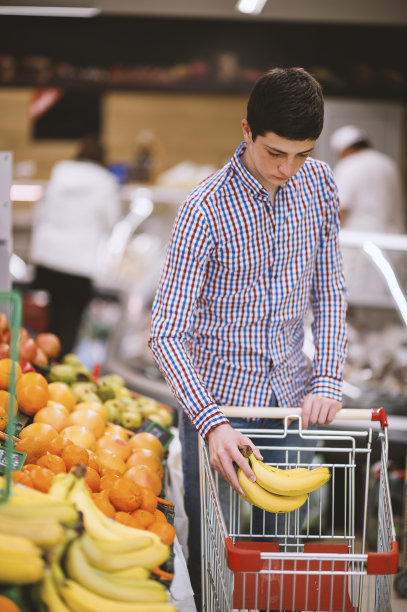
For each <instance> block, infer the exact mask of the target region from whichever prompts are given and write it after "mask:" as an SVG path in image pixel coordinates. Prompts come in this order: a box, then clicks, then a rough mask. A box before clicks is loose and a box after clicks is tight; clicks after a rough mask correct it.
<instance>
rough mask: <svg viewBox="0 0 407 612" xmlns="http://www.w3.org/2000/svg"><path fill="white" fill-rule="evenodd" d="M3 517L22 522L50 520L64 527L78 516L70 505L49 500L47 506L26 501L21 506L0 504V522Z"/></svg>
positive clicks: (11, 503) (72, 522)
mask: <svg viewBox="0 0 407 612" xmlns="http://www.w3.org/2000/svg"><path fill="white" fill-rule="evenodd" d="M4 516H8V517H14V518H16V519H17V518H18V519H22V520H28V521H30V520H31V519H34V518H42V519H46V518H51V519H55V520H57V521H60V522H61V523H63V524H64V525H67V526H72V525H74V524H75V523H76V522H77V521H78V519H79V514H78V511H77V510H76V508H75V506H74V505H73V504H72V503H68V502H60V501H56V500H55V501H53V500H52V499H49V501H48V504H43V503H42V502H41V503H40V504H37V503H35V501H27V502H26V503H23V504H13V502H10V503H9V501H7V502H5V503H3V504H0V521H1V519H2V518H3V517H4Z"/></svg>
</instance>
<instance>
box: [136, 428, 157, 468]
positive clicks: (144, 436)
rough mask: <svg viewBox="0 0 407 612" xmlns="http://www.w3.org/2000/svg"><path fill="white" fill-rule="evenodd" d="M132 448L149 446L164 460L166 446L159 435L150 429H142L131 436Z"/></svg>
mask: <svg viewBox="0 0 407 612" xmlns="http://www.w3.org/2000/svg"><path fill="white" fill-rule="evenodd" d="M129 445H130V448H131V450H135V449H136V448H148V449H150V450H152V451H153V452H154V453H155V454H156V455H157V456H158V457H159V459H160V460H161V461H162V460H163V459H164V447H163V445H162V444H161V442H160V440H159V439H158V438H157V436H154V435H153V434H152V433H150V432H148V431H140V432H139V433H135V434H134V436H131V438H130V440H129Z"/></svg>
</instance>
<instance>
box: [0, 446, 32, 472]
mask: <svg viewBox="0 0 407 612" xmlns="http://www.w3.org/2000/svg"><path fill="white" fill-rule="evenodd" d="M26 457H27V453H22V452H21V451H13V452H12V453H11V466H10V469H11V470H21V468H22V467H23V463H24V460H25V458H26ZM6 467H8V466H6V449H5V448H4V446H0V473H1V474H4V472H5V471H6Z"/></svg>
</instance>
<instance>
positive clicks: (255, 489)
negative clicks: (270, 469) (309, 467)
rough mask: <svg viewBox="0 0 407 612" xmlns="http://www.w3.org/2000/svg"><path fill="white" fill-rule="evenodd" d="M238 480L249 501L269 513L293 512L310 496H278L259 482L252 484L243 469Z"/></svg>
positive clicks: (239, 470) (240, 470) (238, 474)
mask: <svg viewBox="0 0 407 612" xmlns="http://www.w3.org/2000/svg"><path fill="white" fill-rule="evenodd" d="M237 478H238V481H239V484H240V486H241V488H242V490H243V491H244V493H245V495H246V498H247V500H248V501H249V502H250V503H251V504H252V505H253V506H257V507H258V508H261V509H262V510H267V512H275V513H280V512H292V511H293V510H296V509H297V508H299V507H300V506H302V505H303V504H305V502H306V501H307V499H308V494H307V493H305V494H303V495H296V496H294V495H292V496H287V495H276V494H274V493H270V492H269V491H266V490H265V489H263V488H262V487H261V486H260V485H259V484H258V483H257V482H251V481H250V480H249V479H248V478H247V476H246V474H245V473H244V472H243V470H242V469H240V468H239V469H238V471H237Z"/></svg>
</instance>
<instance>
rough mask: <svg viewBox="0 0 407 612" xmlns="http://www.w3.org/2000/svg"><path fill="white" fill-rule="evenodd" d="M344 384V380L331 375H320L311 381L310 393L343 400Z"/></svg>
mask: <svg viewBox="0 0 407 612" xmlns="http://www.w3.org/2000/svg"><path fill="white" fill-rule="evenodd" d="M342 385H343V381H342V380H338V379H337V378H331V377H330V376H318V377H317V378H314V379H313V380H312V381H311V385H310V388H309V390H308V392H309V393H313V394H314V395H323V396H324V397H329V398H331V399H334V400H337V401H339V402H341V401H342Z"/></svg>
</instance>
